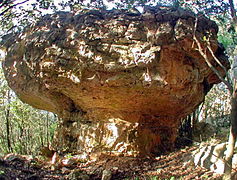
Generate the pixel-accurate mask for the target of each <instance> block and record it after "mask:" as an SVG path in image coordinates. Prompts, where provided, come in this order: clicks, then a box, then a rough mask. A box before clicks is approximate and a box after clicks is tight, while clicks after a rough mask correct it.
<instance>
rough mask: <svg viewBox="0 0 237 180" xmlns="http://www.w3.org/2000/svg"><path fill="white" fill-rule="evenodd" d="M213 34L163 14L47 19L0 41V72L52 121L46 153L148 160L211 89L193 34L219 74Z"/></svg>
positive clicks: (203, 23) (179, 12)
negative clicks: (50, 148)
mask: <svg viewBox="0 0 237 180" xmlns="http://www.w3.org/2000/svg"><path fill="white" fill-rule="evenodd" d="M196 18H198V21H197V24H196V25H195V20H196ZM217 32H218V27H217V25H216V24H215V23H214V22H213V21H211V20H209V19H208V18H206V17H204V16H200V15H199V16H197V15H195V14H194V13H192V12H190V11H187V10H183V9H174V8H168V7H166V8H162V7H150V8H146V9H145V11H144V13H142V14H140V13H139V12H136V13H134V12H129V11H126V10H121V11H119V10H82V11H80V12H77V13H69V12H57V13H55V14H50V15H45V16H44V17H42V18H41V19H40V20H39V21H38V22H37V23H36V24H32V25H31V26H30V27H27V28H26V29H25V30H24V31H23V32H22V33H19V34H16V35H8V36H6V37H5V38H4V39H3V41H2V42H1V44H2V46H4V48H5V50H6V57H5V61H4V62H3V69H4V73H5V77H6V79H7V81H8V83H9V86H10V87H11V88H12V89H13V90H14V91H15V93H16V94H17V95H18V97H19V98H20V99H21V100H22V101H23V102H25V103H28V104H30V105H32V106H33V107H35V108H39V109H43V110H47V111H51V112H54V113H56V114H58V116H59V117H60V122H59V128H58V130H57V132H56V133H55V141H54V146H55V148H56V149H58V150H66V151H76V152H79V153H83V152H87V153H88V154H90V153H96V152H110V153H115V154H120V153H122V154H124V155H137V154H141V155H142V154H157V153H160V152H162V151H167V150H171V149H172V147H173V145H174V141H175V139H176V136H177V130H178V127H179V124H180V119H181V118H183V117H185V116H187V115H188V114H190V113H191V112H193V111H194V110H195V108H196V107H197V106H198V105H199V104H200V103H201V102H203V100H204V96H205V95H206V93H207V92H208V91H209V90H210V88H211V87H212V85H213V84H215V83H219V82H220V80H219V79H218V78H217V76H216V75H215V74H214V73H213V72H212V70H211V69H210V68H209V67H208V66H207V64H206V63H205V61H204V59H203V57H202V56H201V55H200V53H199V51H198V50H197V45H196V43H195V42H194V40H193V36H194V33H195V35H196V37H197V39H198V40H199V41H200V44H201V45H202V47H203V48H204V49H205V45H206V39H209V40H210V43H211V48H212V51H213V52H214V54H215V56H216V57H217V58H218V59H219V60H220V61H221V62H222V63H223V65H224V66H226V68H227V69H228V68H229V63H228V61H227V58H226V57H225V55H224V49H223V48H222V47H221V46H220V44H219V43H218V41H217ZM205 52H206V53H207V57H208V58H209V60H210V62H211V63H213V66H214V67H216V68H217V69H218V70H219V71H220V73H221V75H223V76H224V75H225V73H224V71H223V70H222V69H221V68H220V67H218V66H217V63H215V61H214V58H213V57H212V55H211V53H210V52H208V51H207V50H205Z"/></svg>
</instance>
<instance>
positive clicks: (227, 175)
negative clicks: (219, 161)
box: [223, 90, 237, 179]
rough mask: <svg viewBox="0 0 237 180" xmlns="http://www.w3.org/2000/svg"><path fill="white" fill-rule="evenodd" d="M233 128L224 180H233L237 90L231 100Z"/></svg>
mask: <svg viewBox="0 0 237 180" xmlns="http://www.w3.org/2000/svg"><path fill="white" fill-rule="evenodd" d="M230 121H231V127H230V135H229V142H228V146H227V153H226V158H225V160H226V162H225V170H224V172H225V176H224V178H223V179H231V169H232V157H233V154H234V148H235V142H236V137H237V90H235V91H234V93H233V96H232V99H231V116H230Z"/></svg>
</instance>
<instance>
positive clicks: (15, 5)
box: [0, 0, 29, 16]
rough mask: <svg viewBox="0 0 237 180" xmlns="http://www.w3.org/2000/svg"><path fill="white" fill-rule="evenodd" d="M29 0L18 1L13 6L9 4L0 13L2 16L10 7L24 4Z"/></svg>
mask: <svg viewBox="0 0 237 180" xmlns="http://www.w3.org/2000/svg"><path fill="white" fill-rule="evenodd" d="M28 1H29V0H25V1H22V2H19V3H16V4H13V5H11V6H9V7H8V8H7V9H5V10H3V11H2V12H1V13H0V16H2V15H4V14H5V13H6V12H7V11H9V10H10V9H12V8H14V7H16V6H18V5H21V4H24V3H26V2H28Z"/></svg>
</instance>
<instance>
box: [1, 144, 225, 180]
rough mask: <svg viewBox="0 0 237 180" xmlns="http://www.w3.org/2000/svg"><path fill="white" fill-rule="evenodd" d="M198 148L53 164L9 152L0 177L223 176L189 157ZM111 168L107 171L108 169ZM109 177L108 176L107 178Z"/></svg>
mask: <svg viewBox="0 0 237 180" xmlns="http://www.w3.org/2000/svg"><path fill="white" fill-rule="evenodd" d="M197 148H198V145H196V146H194V145H193V146H189V147H185V148H182V149H177V150H175V151H174V152H171V153H167V154H163V155H161V156H159V157H156V158H144V159H142V158H134V157H117V156H116V157H115V156H109V155H101V156H100V157H99V158H98V159H97V160H96V161H91V162H84V163H82V162H80V163H79V162H77V163H75V162H74V163H69V164H68V165H67V166H65V165H63V163H58V164H57V163H56V164H54V163H52V160H50V159H48V160H46V159H45V160H39V159H37V158H32V157H31V156H21V155H13V154H10V155H7V156H5V157H2V158H0V180H21V179H24V180H37V179H52V180H53V179H71V180H73V179H82V180H87V179H101V178H102V174H104V175H105V174H106V173H107V176H108V177H109V178H107V179H112V180H116V179H127V180H130V179H133V180H143V179H144V180H160V179H162V180H163V179H167V180H176V179H182V180H183V179H221V177H222V176H221V175H218V174H215V173H213V172H211V171H209V170H207V169H205V168H201V167H198V166H196V167H195V166H194V164H193V163H191V162H190V161H189V160H188V157H189V155H190V154H192V152H193V151H195V150H196V149H197ZM106 170H107V171H106ZM104 179H105V180H106V178H104Z"/></svg>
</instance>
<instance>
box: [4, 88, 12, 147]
mask: <svg viewBox="0 0 237 180" xmlns="http://www.w3.org/2000/svg"><path fill="white" fill-rule="evenodd" d="M10 101H11V96H10V91H9V90H8V92H7V102H8V104H7V109H6V113H5V117H6V131H7V147H8V151H9V152H12V146H11V139H10V138H11V137H10V106H9V103H10Z"/></svg>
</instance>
